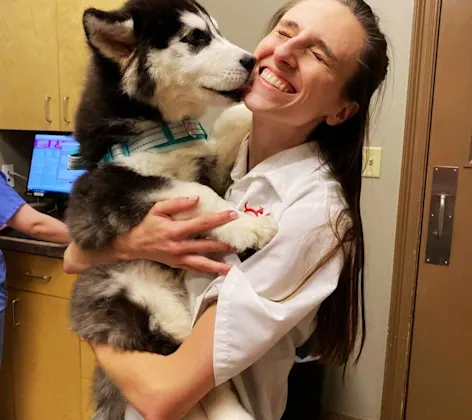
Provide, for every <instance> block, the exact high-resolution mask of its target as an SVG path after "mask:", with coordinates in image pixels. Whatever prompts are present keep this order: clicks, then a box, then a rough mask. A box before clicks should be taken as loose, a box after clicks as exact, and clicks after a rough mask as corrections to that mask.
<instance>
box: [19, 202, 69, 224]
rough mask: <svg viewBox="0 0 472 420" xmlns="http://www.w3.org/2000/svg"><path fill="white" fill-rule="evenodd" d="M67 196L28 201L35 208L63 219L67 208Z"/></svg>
mask: <svg viewBox="0 0 472 420" xmlns="http://www.w3.org/2000/svg"><path fill="white" fill-rule="evenodd" d="M67 201H68V200H67V198H65V197H54V198H47V199H43V200H40V201H39V200H38V201H33V202H31V203H28V204H29V205H30V206H31V207H33V208H34V209H35V210H37V211H39V212H41V213H44V214H48V215H49V216H52V217H54V218H56V219H59V220H64V219H65V212H66V208H67Z"/></svg>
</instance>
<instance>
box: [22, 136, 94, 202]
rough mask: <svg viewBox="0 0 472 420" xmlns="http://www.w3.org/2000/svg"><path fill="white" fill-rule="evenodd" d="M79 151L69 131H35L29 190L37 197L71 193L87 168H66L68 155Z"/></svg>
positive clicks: (28, 191)
mask: <svg viewBox="0 0 472 420" xmlns="http://www.w3.org/2000/svg"><path fill="white" fill-rule="evenodd" d="M78 150H79V144H78V143H77V141H76V140H75V139H74V138H73V137H72V135H70V134H36V135H35V137H34V145H33V154H32V157H31V167H30V171H29V177H28V186H27V193H28V194H30V195H34V196H37V197H43V196H47V195H48V194H51V193H52V194H69V193H70V192H71V190H72V185H73V183H74V181H75V180H76V179H77V178H78V177H79V176H80V175H82V174H83V173H84V172H85V170H69V169H67V163H68V156H69V155H70V154H73V153H76V152H77V151H78Z"/></svg>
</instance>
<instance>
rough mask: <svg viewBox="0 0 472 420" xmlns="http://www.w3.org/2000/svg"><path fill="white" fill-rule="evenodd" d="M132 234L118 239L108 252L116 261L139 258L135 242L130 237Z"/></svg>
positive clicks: (113, 242)
mask: <svg viewBox="0 0 472 420" xmlns="http://www.w3.org/2000/svg"><path fill="white" fill-rule="evenodd" d="M129 236H130V234H129V233H128V234H125V235H123V236H118V237H116V238H115V239H114V240H113V241H112V243H111V245H110V249H109V250H108V251H107V252H108V253H109V254H110V255H111V256H113V258H114V260H115V261H131V260H135V259H137V258H138V255H137V251H136V249H135V247H133V242H132V241H131V238H130V237H129Z"/></svg>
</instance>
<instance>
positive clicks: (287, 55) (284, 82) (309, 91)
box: [245, 0, 365, 127]
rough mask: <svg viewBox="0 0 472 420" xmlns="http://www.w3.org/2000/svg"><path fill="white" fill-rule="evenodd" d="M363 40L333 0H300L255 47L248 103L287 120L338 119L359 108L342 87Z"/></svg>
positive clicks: (353, 69) (306, 123)
mask: <svg viewBox="0 0 472 420" xmlns="http://www.w3.org/2000/svg"><path fill="white" fill-rule="evenodd" d="M364 40H365V32H364V29H363V28H362V26H361V25H360V23H359V22H358V21H357V19H356V17H355V16H354V15H353V13H352V12H351V10H350V9H349V8H348V7H346V6H344V5H342V4H341V3H339V2H338V1H336V0H306V1H304V2H302V3H299V4H298V5H296V6H295V7H293V8H292V9H290V10H289V11H288V12H287V13H286V14H285V15H284V17H283V18H282V19H281V21H280V22H279V23H278V25H277V26H276V27H275V29H274V30H273V31H272V32H271V33H270V34H269V35H267V36H266V37H265V38H264V39H263V40H262V41H261V42H260V44H259V45H258V47H257V49H256V51H255V53H254V55H255V56H256V58H257V60H258V64H257V66H256V69H255V78H254V82H253V85H252V87H251V90H250V91H249V93H248V94H247V95H246V97H245V103H246V105H247V107H248V108H249V109H250V110H251V111H253V112H254V114H255V115H264V116H265V117H267V118H270V119H276V120H277V121H279V122H285V123H287V124H290V125H292V126H304V127H307V126H310V125H313V127H314V126H316V125H317V124H318V123H320V122H322V121H326V122H327V123H328V124H331V125H335V124H339V123H341V122H343V121H344V120H345V119H347V118H349V117H350V116H352V115H353V114H354V113H355V112H356V111H357V108H358V106H357V104H356V103H352V102H351V101H349V100H348V99H346V98H344V96H343V90H344V87H345V85H346V82H347V81H348V80H349V79H350V78H351V77H352V76H353V75H354V74H355V72H356V71H357V68H358V59H359V57H360V53H361V51H362V48H363V46H364Z"/></svg>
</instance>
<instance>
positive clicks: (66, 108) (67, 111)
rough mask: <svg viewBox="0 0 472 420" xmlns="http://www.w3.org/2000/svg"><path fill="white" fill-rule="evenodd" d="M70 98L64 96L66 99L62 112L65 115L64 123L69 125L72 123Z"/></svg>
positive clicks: (63, 102)
mask: <svg viewBox="0 0 472 420" xmlns="http://www.w3.org/2000/svg"><path fill="white" fill-rule="evenodd" d="M69 99H70V98H69V97H68V96H64V99H63V101H62V112H63V115H64V117H63V118H64V121H65V122H66V123H67V124H69V123H70V122H71V121H70V120H69Z"/></svg>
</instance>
